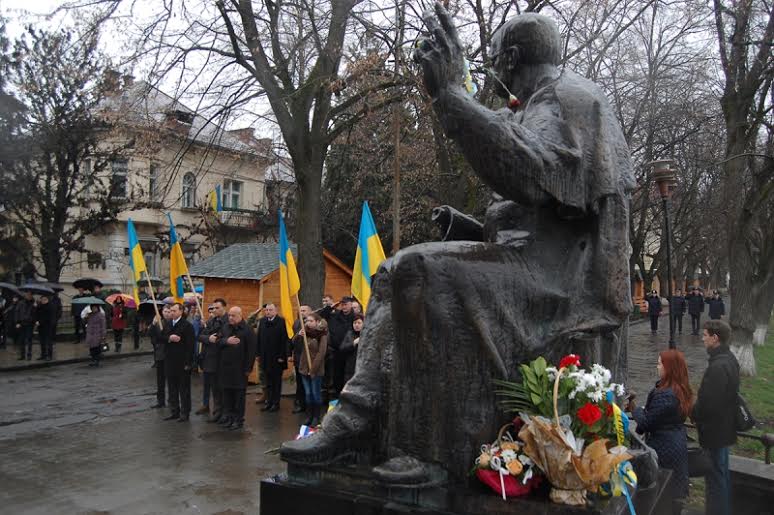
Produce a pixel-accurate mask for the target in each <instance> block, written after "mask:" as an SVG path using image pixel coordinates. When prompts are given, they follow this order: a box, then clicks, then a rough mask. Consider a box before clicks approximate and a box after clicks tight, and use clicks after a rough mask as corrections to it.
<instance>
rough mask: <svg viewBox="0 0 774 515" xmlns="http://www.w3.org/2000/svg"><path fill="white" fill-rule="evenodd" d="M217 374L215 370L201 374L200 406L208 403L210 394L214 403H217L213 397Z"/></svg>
mask: <svg viewBox="0 0 774 515" xmlns="http://www.w3.org/2000/svg"><path fill="white" fill-rule="evenodd" d="M217 382H218V374H217V373H216V372H205V373H204V374H202V406H209V405H210V395H212V400H213V403H214V404H216V405H217V404H218V402H217V400H216V399H215V397H216V395H215V389H216V388H217V386H218V385H217Z"/></svg>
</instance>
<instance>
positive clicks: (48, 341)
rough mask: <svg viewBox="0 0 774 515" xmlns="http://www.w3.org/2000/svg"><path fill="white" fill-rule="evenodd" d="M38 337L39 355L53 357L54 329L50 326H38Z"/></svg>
mask: <svg viewBox="0 0 774 515" xmlns="http://www.w3.org/2000/svg"><path fill="white" fill-rule="evenodd" d="M38 339H39V340H40V357H41V358H53V357H54V331H53V328H50V327H46V328H43V327H40V326H39V327H38Z"/></svg>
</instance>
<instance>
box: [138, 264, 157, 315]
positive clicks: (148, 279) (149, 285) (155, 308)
mask: <svg viewBox="0 0 774 515" xmlns="http://www.w3.org/2000/svg"><path fill="white" fill-rule="evenodd" d="M145 279H147V281H148V288H150V296H151V299H152V300H153V310H154V311H155V312H156V320H157V321H158V324H159V329H162V327H163V326H162V325H161V314H160V313H159V307H158V306H157V305H156V294H155V293H153V283H151V280H150V274H149V273H148V271H147V270H145ZM137 309H140V306H137Z"/></svg>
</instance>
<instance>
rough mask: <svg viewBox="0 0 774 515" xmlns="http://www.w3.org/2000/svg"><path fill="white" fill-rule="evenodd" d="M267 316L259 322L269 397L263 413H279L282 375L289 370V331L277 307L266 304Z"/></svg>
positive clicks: (261, 354) (259, 336) (261, 350)
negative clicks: (278, 313)
mask: <svg viewBox="0 0 774 515" xmlns="http://www.w3.org/2000/svg"><path fill="white" fill-rule="evenodd" d="M264 312H265V313H266V316H264V317H263V318H261V320H260V321H259V322H258V352H259V356H260V357H261V368H262V369H263V373H264V377H265V378H266V393H267V395H268V397H267V398H266V402H265V404H264V406H263V407H262V408H261V411H279V404H280V397H281V395H282V373H283V372H284V371H285V369H286V368H288V346H289V337H288V331H287V329H286V328H285V319H284V318H282V317H281V316H278V315H277V306H275V305H274V304H266V308H265V310H264Z"/></svg>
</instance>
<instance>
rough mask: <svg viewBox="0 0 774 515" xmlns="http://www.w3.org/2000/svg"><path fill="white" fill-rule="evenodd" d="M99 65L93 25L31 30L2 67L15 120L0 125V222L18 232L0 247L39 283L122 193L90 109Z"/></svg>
mask: <svg viewBox="0 0 774 515" xmlns="http://www.w3.org/2000/svg"><path fill="white" fill-rule="evenodd" d="M106 69H107V68H106V62H105V60H104V58H103V57H101V55H100V54H99V52H98V51H97V34H96V33H94V32H92V33H90V34H82V33H80V34H79V33H76V32H73V31H70V30H62V31H52V32H48V31H45V30H36V29H33V28H28V30H27V32H26V33H25V34H24V35H23V36H22V37H21V38H20V39H19V40H17V41H16V42H15V45H14V49H13V55H12V59H11V64H10V66H9V67H8V71H9V73H8V75H7V76H6V78H7V79H8V81H9V83H10V84H11V85H12V87H13V88H14V91H16V92H18V97H17V101H18V106H19V109H18V111H17V112H18V116H19V119H18V120H17V122H16V123H13V124H10V125H7V124H2V135H0V139H2V141H3V145H2V154H0V203H1V204H2V205H3V207H4V209H3V211H2V212H1V213H0V222H2V223H3V225H4V226H5V227H6V228H7V227H12V228H13V229H12V232H15V234H16V235H17V236H18V237H17V238H10V239H6V240H5V241H4V243H5V249H4V252H7V253H8V254H13V255H15V256H17V258H18V259H19V260H21V261H22V262H24V263H26V265H27V268H28V269H30V270H31V271H33V272H34V273H35V274H37V275H39V276H43V277H45V278H46V279H47V280H49V281H54V282H56V281H58V280H59V277H60V274H61V272H62V269H63V268H64V267H65V266H66V265H67V264H68V263H70V261H71V258H72V257H73V256H74V255H76V254H77V253H80V252H81V251H83V250H84V242H85V239H86V237H87V236H88V235H89V234H92V233H94V232H96V231H98V230H99V229H100V228H102V227H104V226H105V225H106V224H108V223H110V222H112V221H114V220H115V219H116V216H117V214H118V213H119V212H120V211H121V210H122V209H123V208H124V207H125V206H126V204H127V202H128V200H129V197H128V192H127V189H126V175H121V174H113V173H112V170H111V166H112V165H115V164H116V162H115V161H114V159H115V158H116V157H118V155H119V153H120V151H121V150H122V148H121V147H117V146H113V145H111V144H110V143H106V142H105V141H104V138H103V137H104V136H105V135H106V134H108V132H109V129H110V127H109V126H108V124H106V123H105V122H104V120H102V119H101V118H100V117H99V113H98V111H99V107H100V103H101V101H102V100H103V98H104V95H105V92H106V90H107V89H108V88H109V87H111V86H112V85H111V80H112V78H113V77H112V76H111V75H109V74H105V72H106ZM31 250H32V252H30V251H31ZM40 262H42V264H43V270H40V269H39V265H40Z"/></svg>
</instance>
